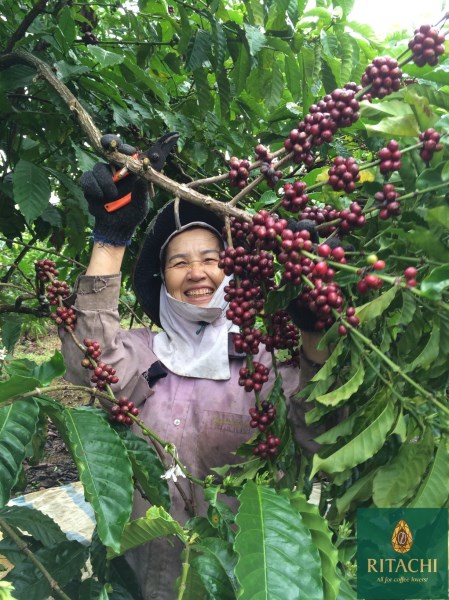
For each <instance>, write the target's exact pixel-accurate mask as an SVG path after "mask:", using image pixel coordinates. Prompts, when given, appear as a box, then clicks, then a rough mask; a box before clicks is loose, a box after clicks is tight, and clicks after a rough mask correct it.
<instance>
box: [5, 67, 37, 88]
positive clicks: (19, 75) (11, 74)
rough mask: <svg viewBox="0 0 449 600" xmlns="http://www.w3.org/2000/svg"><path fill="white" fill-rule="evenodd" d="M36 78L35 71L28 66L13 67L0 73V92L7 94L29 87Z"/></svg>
mask: <svg viewBox="0 0 449 600" xmlns="http://www.w3.org/2000/svg"><path fill="white" fill-rule="evenodd" d="M35 77H36V69H34V68H33V67H29V66H28V65H14V66H13V67H9V68H8V69H5V70H4V71H1V72H0V90H3V91H5V92H8V91H10V90H16V89H17V88H20V87H26V86H29V85H30V84H31V83H32V81H33V79H34V78H35Z"/></svg>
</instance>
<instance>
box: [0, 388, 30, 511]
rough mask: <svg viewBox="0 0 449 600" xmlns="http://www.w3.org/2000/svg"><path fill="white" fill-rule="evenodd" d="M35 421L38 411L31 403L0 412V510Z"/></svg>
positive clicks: (22, 401) (6, 407)
mask: <svg viewBox="0 0 449 600" xmlns="http://www.w3.org/2000/svg"><path fill="white" fill-rule="evenodd" d="M38 417H39V408H38V406H37V404H36V402H34V400H32V399H29V400H17V402H14V403H13V404H9V405H8V406H3V407H2V408H0V506H4V505H5V504H6V503H7V502H8V500H9V496H10V493H11V489H12V487H13V486H14V484H15V482H16V480H17V477H18V475H19V473H20V469H21V465H22V461H23V459H24V458H25V456H26V449H27V446H28V444H29V443H30V441H31V439H32V437H33V435H34V434H35V432H36V427H37V422H38Z"/></svg>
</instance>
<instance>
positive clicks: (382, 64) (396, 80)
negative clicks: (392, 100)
mask: <svg viewBox="0 0 449 600" xmlns="http://www.w3.org/2000/svg"><path fill="white" fill-rule="evenodd" d="M401 77H402V71H401V69H400V68H399V66H398V61H397V60H396V59H395V58H391V57H390V56H378V57H377V58H375V59H374V60H373V62H372V63H370V64H369V65H368V66H367V67H366V70H365V73H364V75H363V76H362V85H363V87H366V86H368V85H371V89H370V95H371V97H372V98H384V97H385V96H388V95H389V94H391V93H392V92H395V91H397V90H398V89H399V88H400V87H401Z"/></svg>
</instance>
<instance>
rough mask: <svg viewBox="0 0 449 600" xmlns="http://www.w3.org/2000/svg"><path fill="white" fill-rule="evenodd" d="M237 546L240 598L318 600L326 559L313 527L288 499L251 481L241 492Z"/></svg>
mask: <svg viewBox="0 0 449 600" xmlns="http://www.w3.org/2000/svg"><path fill="white" fill-rule="evenodd" d="M239 500H240V508H239V512H238V514H237V517H236V523H237V525H238V527H239V531H238V533H237V536H236V539H235V544H234V549H235V551H236V552H237V554H238V556H239V559H238V563H237V566H236V569H235V573H236V576H237V580H238V582H239V584H240V593H239V600H247V599H249V598H251V599H255V598H267V599H268V598H269V599H270V600H298V598H307V600H319V599H322V598H323V591H322V584H321V561H320V558H319V555H318V552H317V549H316V548H315V545H314V543H313V542H312V539H311V535H310V532H309V529H308V527H307V526H306V525H305V524H304V522H303V520H302V518H300V517H299V515H298V513H297V511H296V510H294V509H293V508H292V506H291V505H290V503H289V502H288V501H287V499H286V498H283V497H280V496H277V495H276V493H275V491H274V490H273V489H270V488H268V487H265V486H260V485H256V484H255V483H254V482H252V481H249V482H248V483H247V484H246V485H245V487H244V488H243V491H242V493H241V494H240V496H239Z"/></svg>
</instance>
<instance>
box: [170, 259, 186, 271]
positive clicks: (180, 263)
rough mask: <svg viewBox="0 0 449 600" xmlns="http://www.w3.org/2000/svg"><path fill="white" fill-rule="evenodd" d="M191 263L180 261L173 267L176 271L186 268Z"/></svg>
mask: <svg viewBox="0 0 449 600" xmlns="http://www.w3.org/2000/svg"><path fill="white" fill-rule="evenodd" d="M188 264H189V263H188V262H186V261H185V260H180V261H178V262H176V263H175V264H174V265H173V267H174V268H175V269H183V268H184V267H186V266H187V265H188Z"/></svg>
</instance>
